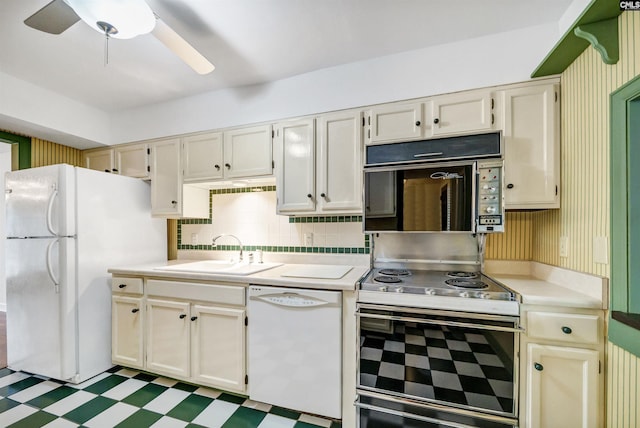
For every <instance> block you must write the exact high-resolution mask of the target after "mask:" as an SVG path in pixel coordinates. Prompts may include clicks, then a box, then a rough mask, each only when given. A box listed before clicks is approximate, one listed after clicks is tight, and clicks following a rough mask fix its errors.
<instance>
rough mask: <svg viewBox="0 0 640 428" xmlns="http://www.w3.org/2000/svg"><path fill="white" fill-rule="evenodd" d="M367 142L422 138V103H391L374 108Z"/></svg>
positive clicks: (369, 119) (369, 118) (370, 116)
mask: <svg viewBox="0 0 640 428" xmlns="http://www.w3.org/2000/svg"><path fill="white" fill-rule="evenodd" d="M367 121H368V122H369V123H368V124H369V125H370V129H369V132H368V138H367V144H380V143H391V142H394V141H409V140H418V139H420V138H422V136H423V135H422V134H423V132H422V125H423V123H422V122H423V119H422V103H412V104H390V105H382V106H377V107H374V108H372V109H371V110H370V111H369V114H368V118H367Z"/></svg>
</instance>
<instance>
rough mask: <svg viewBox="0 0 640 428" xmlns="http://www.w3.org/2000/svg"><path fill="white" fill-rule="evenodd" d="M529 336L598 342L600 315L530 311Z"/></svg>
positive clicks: (565, 340) (564, 340) (572, 341)
mask: <svg viewBox="0 0 640 428" xmlns="http://www.w3.org/2000/svg"><path fill="white" fill-rule="evenodd" d="M527 336H529V337H531V338H538V339H548V340H560V341H563V342H571V343H586V344H597V343H598V342H599V337H600V335H599V322H598V316H597V315H581V314H558V313H553V312H528V313H527Z"/></svg>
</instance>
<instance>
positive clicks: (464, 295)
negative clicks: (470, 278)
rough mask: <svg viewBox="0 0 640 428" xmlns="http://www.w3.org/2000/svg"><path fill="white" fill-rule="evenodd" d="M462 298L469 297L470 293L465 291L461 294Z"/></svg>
mask: <svg viewBox="0 0 640 428" xmlns="http://www.w3.org/2000/svg"><path fill="white" fill-rule="evenodd" d="M460 297H469V292H468V291H463V292H462V293H460Z"/></svg>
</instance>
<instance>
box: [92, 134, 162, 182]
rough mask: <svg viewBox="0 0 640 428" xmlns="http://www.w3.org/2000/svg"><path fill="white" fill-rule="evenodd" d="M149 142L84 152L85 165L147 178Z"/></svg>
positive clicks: (98, 169) (99, 169)
mask: <svg viewBox="0 0 640 428" xmlns="http://www.w3.org/2000/svg"><path fill="white" fill-rule="evenodd" d="M149 154H150V151H149V144H147V143H139V144H124V145H119V146H115V147H113V148H109V149H98V150H88V151H86V152H85V154H84V155H85V157H84V159H85V167H87V168H89V169H95V170H97V171H104V172H109V173H114V174H120V175H126V176H127V177H135V178H143V179H148V178H149V169H150V167H149Z"/></svg>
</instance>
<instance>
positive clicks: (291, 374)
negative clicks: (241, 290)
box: [247, 285, 342, 419]
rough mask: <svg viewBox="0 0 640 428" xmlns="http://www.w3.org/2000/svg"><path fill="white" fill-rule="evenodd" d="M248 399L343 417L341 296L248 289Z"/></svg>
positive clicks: (281, 289)
mask: <svg viewBox="0 0 640 428" xmlns="http://www.w3.org/2000/svg"><path fill="white" fill-rule="evenodd" d="M247 310H248V317H249V327H248V336H249V338H248V340H249V349H248V353H249V367H248V371H249V397H250V398H251V399H252V400H255V401H260V402H263V403H268V404H273V405H277V406H281V407H285V408H288V409H293V410H298V411H301V412H305V413H314V414H318V415H323V416H328V417H331V418H336V419H340V418H341V417H342V412H341V407H342V406H341V403H342V293H341V292H339V291H324V290H307V289H298V288H284V287H269V286H257V285H252V286H250V287H249V289H248V308H247Z"/></svg>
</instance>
